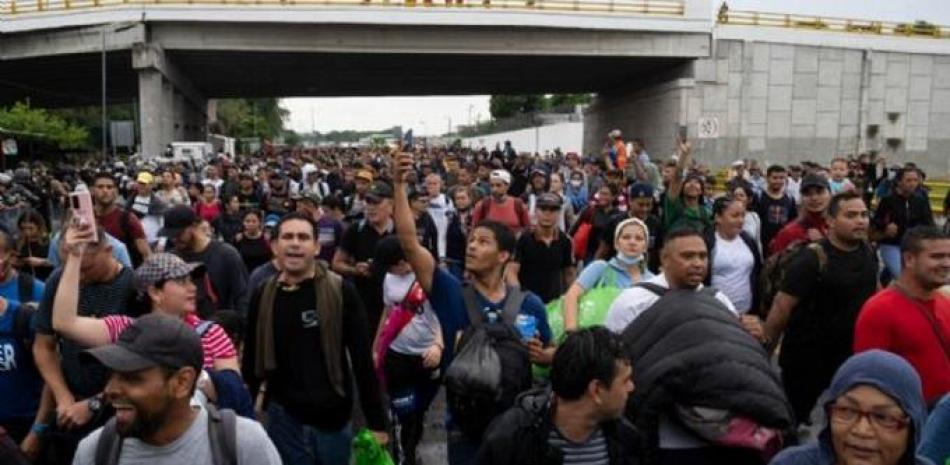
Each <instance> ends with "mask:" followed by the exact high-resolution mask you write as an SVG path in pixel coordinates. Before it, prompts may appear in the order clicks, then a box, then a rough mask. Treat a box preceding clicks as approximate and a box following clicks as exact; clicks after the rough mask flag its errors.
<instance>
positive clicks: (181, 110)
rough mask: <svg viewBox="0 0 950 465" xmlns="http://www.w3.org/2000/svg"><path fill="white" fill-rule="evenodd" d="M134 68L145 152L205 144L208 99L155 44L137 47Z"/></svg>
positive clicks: (147, 153) (134, 48) (156, 152)
mask: <svg viewBox="0 0 950 465" xmlns="http://www.w3.org/2000/svg"><path fill="white" fill-rule="evenodd" d="M132 65H133V68H135V69H136V71H137V72H138V81H139V112H140V118H139V121H140V132H141V135H142V148H141V153H142V155H143V156H144V157H146V158H149V157H154V156H156V155H159V154H161V153H162V152H163V151H164V149H165V146H166V144H168V143H169V142H172V141H188V140H194V141H203V140H205V137H206V135H207V99H206V98H204V96H202V95H201V94H200V93H198V92H197V91H196V90H195V88H194V86H192V85H191V83H190V82H189V81H188V80H187V78H186V77H185V76H184V75H183V74H182V73H181V72H180V71H179V70H178V69H177V68H176V67H175V66H174V64H173V63H171V62H170V61H168V60H167V59H166V57H165V55H164V53H163V52H162V50H161V49H160V48H159V47H157V46H155V45H151V44H136V46H135V47H133V49H132Z"/></svg>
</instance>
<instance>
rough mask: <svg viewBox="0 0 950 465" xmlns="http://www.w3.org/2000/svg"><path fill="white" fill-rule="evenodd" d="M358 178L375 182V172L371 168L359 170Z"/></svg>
mask: <svg viewBox="0 0 950 465" xmlns="http://www.w3.org/2000/svg"><path fill="white" fill-rule="evenodd" d="M356 179H363V180H365V181H368V182H373V173H371V172H370V171H369V170H359V171H357V172H356Z"/></svg>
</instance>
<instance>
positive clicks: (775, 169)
mask: <svg viewBox="0 0 950 465" xmlns="http://www.w3.org/2000/svg"><path fill="white" fill-rule="evenodd" d="M787 178H788V172H787V170H786V169H785V167H784V166H779V165H772V166H770V167H769V169H768V170H767V171H766V182H767V184H766V186H765V190H764V191H762V193H761V194H759V196H758V197H757V198H756V200H755V212H756V213H757V214H758V215H759V221H760V222H761V223H762V230H761V234H760V238H761V240H762V249H763V250H768V248H769V243H771V242H772V238H774V237H775V235H776V234H778V232H779V231H781V230H782V228H783V227H785V225H786V224H788V223H789V222H791V221H794V220H795V218H797V217H798V208H797V207H796V206H795V199H793V198H792V196H790V195H789V194H788V193H787V192H785V185H786V180H787Z"/></svg>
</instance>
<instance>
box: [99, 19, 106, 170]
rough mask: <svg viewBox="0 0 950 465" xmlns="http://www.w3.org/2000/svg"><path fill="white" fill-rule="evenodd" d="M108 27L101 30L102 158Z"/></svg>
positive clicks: (103, 152) (103, 148)
mask: <svg viewBox="0 0 950 465" xmlns="http://www.w3.org/2000/svg"><path fill="white" fill-rule="evenodd" d="M106 27H107V26H103V27H102V29H100V30H99V33H100V35H101V36H102V60H101V61H102V156H103V157H105V156H106V143H107V141H106V79H107V77H106Z"/></svg>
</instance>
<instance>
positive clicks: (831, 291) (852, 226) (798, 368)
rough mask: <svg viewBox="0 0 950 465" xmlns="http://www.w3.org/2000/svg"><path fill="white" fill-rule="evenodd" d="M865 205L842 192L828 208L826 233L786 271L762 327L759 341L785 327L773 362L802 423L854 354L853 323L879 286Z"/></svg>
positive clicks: (858, 197) (775, 337)
mask: <svg viewBox="0 0 950 465" xmlns="http://www.w3.org/2000/svg"><path fill="white" fill-rule="evenodd" d="M868 222H869V221H868V209H867V206H865V204H864V200H862V199H861V195H860V194H858V193H854V192H850V191H849V192H844V193H841V194H838V195H836V196H834V197H833V198H832V199H831V204H830V205H829V206H828V227H829V234H828V238H827V239H823V240H821V241H820V242H818V243H817V244H815V245H811V246H808V247H805V248H802V249H801V250H800V251H799V252H798V254H797V255H796V256H795V257H794V258H792V260H791V262H789V264H788V269H787V270H785V279H784V281H783V282H782V283H781V287H780V291H779V292H778V294H777V295H776V296H775V300H774V302H773V304H772V309H771V311H770V312H769V315H768V321H767V322H766V325H765V337H764V339H765V342H766V343H767V344H771V343H773V342H774V341H777V340H778V338H779V337H780V336H781V335H782V333H783V332H784V333H785V338H784V341H783V343H782V351H781V355H780V356H779V365H780V366H781V367H782V379H783V382H784V383H785V391H786V392H787V394H788V398H789V401H790V402H791V404H792V407H793V408H794V409H795V415H796V418H797V419H798V421H799V422H800V423H809V413H810V412H811V410H812V408H813V406H814V405H815V401H816V400H817V399H818V396H819V395H820V394H821V393H822V391H823V390H824V389H825V388H826V387H828V383H829V382H830V381H831V377H832V376H833V375H834V373H835V371H836V370H837V369H838V367H839V366H840V365H841V364H842V363H843V362H844V361H845V360H846V359H847V358H848V357H850V356H851V354H852V341H853V340H854V325H855V322H856V321H857V317H858V314H859V313H860V311H861V307H862V306H863V305H864V302H865V301H866V300H867V299H868V298H870V297H871V296H872V295H874V292H875V291H876V290H877V287H878V282H877V270H878V261H877V256H876V255H875V254H874V252H873V251H872V250H871V249H870V246H869V245H868V244H867V231H868Z"/></svg>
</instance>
